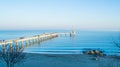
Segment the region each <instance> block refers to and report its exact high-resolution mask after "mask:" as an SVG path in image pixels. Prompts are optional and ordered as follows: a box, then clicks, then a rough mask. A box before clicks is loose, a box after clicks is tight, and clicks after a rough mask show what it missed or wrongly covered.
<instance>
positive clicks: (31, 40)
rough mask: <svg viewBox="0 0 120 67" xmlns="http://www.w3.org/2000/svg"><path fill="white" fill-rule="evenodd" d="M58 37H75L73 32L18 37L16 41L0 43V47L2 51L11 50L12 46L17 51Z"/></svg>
mask: <svg viewBox="0 0 120 67" xmlns="http://www.w3.org/2000/svg"><path fill="white" fill-rule="evenodd" d="M59 35H69V36H72V35H75V34H74V32H64V33H44V34H40V35H34V36H32V37H20V38H17V39H11V40H3V41H1V42H0V45H2V49H6V48H7V46H6V45H9V47H10V48H11V49H12V48H13V46H14V47H15V48H16V49H18V50H19V48H25V47H29V46H32V45H33V44H35V43H41V42H43V41H47V40H50V39H53V38H56V37H58V36H59Z"/></svg>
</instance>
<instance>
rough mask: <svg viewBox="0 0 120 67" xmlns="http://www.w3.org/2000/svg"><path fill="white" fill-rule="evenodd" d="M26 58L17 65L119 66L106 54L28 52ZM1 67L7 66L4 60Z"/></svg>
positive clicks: (40, 66)
mask: <svg viewBox="0 0 120 67" xmlns="http://www.w3.org/2000/svg"><path fill="white" fill-rule="evenodd" d="M25 56H26V59H23V61H24V62H23V61H22V62H20V63H17V64H15V67H117V65H119V63H118V61H119V60H117V59H115V58H113V57H111V56H106V57H98V58H97V60H96V58H95V57H94V56H89V55H82V54H26V55H25ZM0 67H6V64H5V63H4V62H1V63H0Z"/></svg>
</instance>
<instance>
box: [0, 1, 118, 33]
mask: <svg viewBox="0 0 120 67" xmlns="http://www.w3.org/2000/svg"><path fill="white" fill-rule="evenodd" d="M41 29H65V30H66V29H79V30H112V31H114V30H115V31H116V30H120V0H0V30H41Z"/></svg>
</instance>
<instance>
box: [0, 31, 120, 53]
mask: <svg viewBox="0 0 120 67" xmlns="http://www.w3.org/2000/svg"><path fill="white" fill-rule="evenodd" d="M45 32H49V33H50V32H69V31H68V30H31V31H0V40H7V39H14V38H18V37H29V36H33V35H37V34H42V33H45ZM76 32H77V34H76V36H75V37H70V36H69V35H67V36H65V35H60V36H59V37H57V38H55V39H52V40H48V41H46V42H42V43H41V44H37V45H34V46H31V47H28V48H26V49H25V50H24V52H27V53H42V54H81V53H82V51H83V50H85V49H100V50H103V51H104V52H105V53H106V54H117V53H118V52H119V48H118V47H116V46H115V45H114V44H113V41H118V40H119V32H115V31H76Z"/></svg>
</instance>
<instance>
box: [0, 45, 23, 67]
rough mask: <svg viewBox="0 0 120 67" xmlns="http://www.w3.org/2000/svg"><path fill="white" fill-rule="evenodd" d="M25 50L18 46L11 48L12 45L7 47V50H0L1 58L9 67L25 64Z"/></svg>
mask: <svg viewBox="0 0 120 67" xmlns="http://www.w3.org/2000/svg"><path fill="white" fill-rule="evenodd" d="M23 50H24V48H22V47H19V48H17V47H16V46H12V47H10V45H5V48H2V49H1V50H0V57H1V59H2V60H3V61H5V62H6V64H7V67H14V64H16V63H20V62H23V59H25V53H23Z"/></svg>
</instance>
